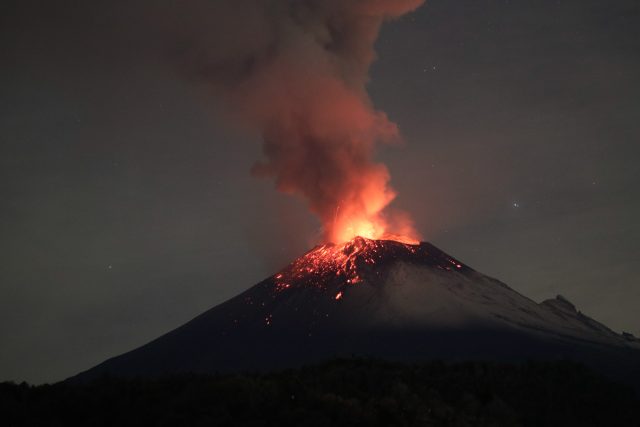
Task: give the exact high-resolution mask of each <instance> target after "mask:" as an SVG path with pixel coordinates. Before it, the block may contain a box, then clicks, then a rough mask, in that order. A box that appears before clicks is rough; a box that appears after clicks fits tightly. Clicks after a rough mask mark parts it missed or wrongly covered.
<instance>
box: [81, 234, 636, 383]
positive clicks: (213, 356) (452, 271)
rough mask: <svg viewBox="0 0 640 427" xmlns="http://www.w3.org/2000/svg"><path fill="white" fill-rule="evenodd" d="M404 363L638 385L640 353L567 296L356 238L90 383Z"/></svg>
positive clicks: (311, 255)
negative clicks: (572, 369)
mask: <svg viewBox="0 0 640 427" xmlns="http://www.w3.org/2000/svg"><path fill="white" fill-rule="evenodd" d="M340 356H342V357H344V356H347V357H349V356H365V357H376V358H386V359H394V360H403V361H421V360H427V359H433V358H442V359H447V360H477V359H492V360H514V361H515V360H525V359H531V358H544V359H547V358H554V359H557V358H570V359H575V360H579V361H582V362H585V363H587V364H590V365H592V366H595V367H596V368H598V369H601V370H603V371H605V372H608V373H612V374H617V375H618V376H621V375H623V374H624V375H629V373H630V372H631V373H633V375H636V374H637V373H638V372H640V368H639V364H638V360H640V357H639V356H640V346H639V345H638V343H637V341H634V340H632V339H629V338H628V337H624V336H622V335H618V334H616V333H614V332H613V331H611V330H610V329H608V328H607V327H606V326H604V325H602V324H600V323H598V322H596V321H595V320H593V319H590V318H589V317H587V316H585V315H583V314H581V313H579V312H578V311H576V309H575V307H573V305H572V304H571V303H570V302H568V301H567V300H566V299H564V298H562V297H558V298H556V299H555V300H549V301H545V302H543V303H541V304H537V303H535V302H534V301H532V300H530V299H528V298H526V297H524V296H522V295H520V294H519V293H517V292H515V291H514V290H512V289H511V288H509V287H508V286H506V285H505V284H503V283H501V282H499V281H497V280H495V279H492V278H489V277H487V276H484V275H482V274H481V273H478V272H476V271H475V270H473V269H471V268H470V267H468V266H466V265H464V264H463V263H461V262H460V261H458V260H456V259H455V258H453V257H451V256H449V255H447V254H446V253H444V252H442V251H440V250H439V249H437V248H436V247H434V246H433V245H430V244H428V243H421V244H419V245H408V244H404V243H400V242H395V241H387V240H385V241H381V240H377V241H375V240H367V239H363V238H356V239H354V240H352V241H351V242H348V243H345V244H342V245H323V246H318V247H316V248H314V249H313V250H311V251H310V252H308V253H307V254H305V255H304V256H302V257H300V258H298V259H297V260H296V261H294V262H293V263H292V264H290V265H289V266H288V267H286V268H285V269H283V270H282V271H280V272H279V273H277V274H275V275H273V276H272V277H269V278H267V279H266V280H264V281H262V282H260V283H258V284H257V285H255V286H254V287H252V288H250V289H248V290H247V291H245V292H244V293H242V294H240V295H238V296H236V297H235V298H232V299H231V300H229V301H227V302H225V303H223V304H220V305H218V306H216V307H214V308H212V309H210V310H209V311H207V312H205V313H203V314H201V315H200V316H198V317H196V318H195V319H193V320H192V321H190V322H188V323H186V324H185V325H183V326H181V327H179V328H177V329H175V330H173V331H171V332H169V333H168V334H166V335H163V336H161V337H160V338H158V339H156V340H154V341H152V342H150V343H148V344H146V345H144V346H142V347H140V348H138V349H136V350H133V351H131V352H129V353H125V354H123V355H121V356H118V357H115V358H113V359H110V360H107V361H106V362H104V363H102V364H100V365H98V366H96V367H94V368H92V369H90V370H89V371H86V372H84V373H81V374H79V375H78V376H76V377H74V378H73V379H72V380H77V381H83V380H87V379H91V378H94V377H96V376H99V375H102V374H104V373H110V374H115V375H125V376H127V375H133V376H140V375H142V376H145V375H150V376H155V375H161V374H165V373H176V372H229V371H239V370H265V369H277V368H286V367H292V366H299V365H302V364H307V363H311V362H315V361H319V360H323V359H327V358H332V357H340Z"/></svg>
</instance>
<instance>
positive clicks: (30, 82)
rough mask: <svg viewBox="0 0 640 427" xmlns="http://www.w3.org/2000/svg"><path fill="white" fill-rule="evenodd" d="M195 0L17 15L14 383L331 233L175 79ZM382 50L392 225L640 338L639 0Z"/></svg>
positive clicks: (216, 294) (559, 4) (9, 361)
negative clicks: (170, 28) (396, 219)
mask: <svg viewBox="0 0 640 427" xmlns="http://www.w3.org/2000/svg"><path fill="white" fill-rule="evenodd" d="M180 3H181V2H173V1H171V0H166V1H159V2H149V1H145V0H137V1H134V2H106V1H95V2H76V1H71V0H63V1H58V2H45V1H38V0H34V1H8V2H3V5H2V6H0V60H1V61H2V66H1V67H0V76H1V81H2V85H1V86H0V129H1V132H0V173H1V180H0V195H1V198H2V205H1V206H2V209H1V210H0V227H1V236H2V238H1V239H0V251H1V255H2V262H1V263H0V313H1V314H0V380H20V381H21V380H27V381H30V382H36V383H38V382H43V381H56V380H61V379H63V378H66V377H67V376H70V375H73V374H75V373H77V372H79V371H81V370H84V369H87V368H89V367H91V366H93V365H95V364H97V363H99V362H101V361H103V360H104V359H106V358H108V357H111V356H114V355H116V354H119V353H122V352H124V351H127V350H130V349H132V348H134V347H137V346H139V345H142V344H144V343H146V342H148V341H149V340H151V339H153V338H155V337H157V336H159V335H160V334H162V333H164V332H167V331H168V330H170V329H173V328H175V327H177V326H179V325H181V324H182V323H184V322H186V321H188V320H190V319H191V318H193V317H194V316H196V315H197V314H199V313H201V312H202V311H204V310H206V309H208V308H210V307H212V306H214V305H217V304H218V303H221V302H223V301H225V300H226V299H228V298H230V297H232V296H234V295H236V294H238V293H239V292H241V291H243V290H245V289H247V288H248V287H250V286H252V285H253V284H255V283H257V282H258V281H260V280H261V279H263V278H265V277H266V276H268V275H269V274H272V273H274V272H275V271H276V270H278V269H279V268H280V267H282V266H283V265H285V264H287V263H288V262H290V261H291V260H293V259H294V258H295V257H297V256H299V255H301V254H302V253H303V252H305V251H306V250H307V249H309V248H310V246H311V245H313V244H314V239H316V238H317V236H318V228H319V223H318V222H317V219H316V218H315V217H314V216H313V215H311V214H310V213H309V212H308V211H307V209H306V207H305V206H304V204H303V203H301V201H300V200H298V199H295V198H291V197H288V196H286V195H283V194H281V193H278V192H276V191H275V190H274V189H273V183H272V182H271V181H269V180H268V179H259V178H256V177H254V176H252V175H251V174H250V172H249V171H250V169H251V167H252V165H253V164H254V163H255V161H256V160H258V159H260V157H261V141H260V137H259V135H257V134H256V133H255V132H254V131H251V130H247V129H244V128H242V127H241V126H238V125H237V123H229V122H230V120H229V117H228V116H227V115H226V114H224V113H222V112H221V107H220V105H219V103H218V102H217V100H216V99H213V98H212V96H210V93H209V92H208V91H207V90H206V88H204V87H203V86H204V85H203V83H202V82H201V81H199V80H197V79H192V78H188V77H186V76H185V75H184V74H181V73H180V72H178V71H176V68H175V67H174V66H172V61H171V60H170V59H171V56H172V52H173V50H172V49H173V47H174V46H171V44H170V43H167V42H166V41H165V39H164V38H163V37H161V36H159V35H158V34H163V35H164V33H163V32H162V31H160V30H158V27H157V24H156V23H157V22H159V21H161V22H164V21H171V19H173V18H174V17H175V19H182V20H185V22H186V23H187V24H188V23H189V19H191V18H190V17H189V16H188V13H185V14H179V13H177V14H176V13H175V11H174V10H173V9H172V8H175V7H177V6H175V5H176V4H180ZM170 6H171V7H170ZM145 8H148V10H146V9H145ZM158 17H160V18H162V19H159V18H158ZM193 18H194V19H195V17H193ZM198 19H199V20H204V21H206V20H207V17H202V16H201V17H198ZM221 19H224V17H215V18H212V25H215V23H216V22H219V21H220V20H221ZM151 22H154V24H151ZM187 26H188V25H187ZM165 47H166V49H165ZM376 50H377V52H378V55H379V58H378V60H377V62H375V64H374V65H373V67H372V69H371V72H370V77H371V80H370V83H369V86H368V90H369V93H370V95H371V97H372V99H373V101H374V103H375V106H376V107H377V108H378V109H381V110H384V111H385V112H386V113H387V114H388V115H389V117H390V118H391V119H392V120H393V121H395V122H396V123H397V124H398V126H399V128H400V131H401V133H402V135H403V139H404V142H403V143H402V144H396V145H392V146H385V147H382V148H381V149H380V150H379V152H378V153H377V159H379V160H381V161H384V162H385V163H386V164H387V165H388V167H389V170H390V172H391V176H392V185H393V187H394V188H395V189H396V190H397V191H398V193H399V196H398V198H397V199H396V200H395V201H394V204H393V206H395V207H398V208H401V209H403V210H405V211H407V212H409V213H410V214H411V215H412V217H413V219H414V222H415V225H416V228H417V229H418V230H419V232H420V233H421V234H422V236H423V237H424V239H425V240H428V241H431V242H432V243H434V244H435V245H437V246H438V247H440V248H441V249H443V250H445V251H447V252H449V253H450V254H451V255H453V256H455V257H457V258H459V259H460V260H462V261H463V262H465V263H466V264H468V265H470V266H472V267H474V268H476V269H477V270H479V271H481V272H483V273H485V274H488V275H490V276H493V277H496V278H498V279H500V280H502V281H503V282H505V283H507V284H508V285H509V286H511V287H512V288H514V289H515V290H517V291H518V292H520V293H522V294H524V295H526V296H528V297H530V298H532V299H534V300H536V301H542V300H544V299H547V298H552V297H555V295H557V294H562V295H564V296H565V297H567V298H568V299H569V300H570V301H572V302H573V303H574V304H576V306H577V307H578V309H580V310H581V311H582V312H584V313H585V314H587V315H589V316H591V317H593V318H595V319H596V320H598V321H601V322H603V323H605V324H606V325H608V326H610V327H611V328H613V329H615V330H616V331H623V330H624V331H628V332H631V333H634V334H636V335H640V315H639V314H638V313H639V312H638V306H639V305H640V286H638V285H639V283H638V282H639V280H640V278H639V275H638V272H637V267H638V265H640V244H639V239H640V225H639V222H638V220H637V219H638V218H639V217H640V197H639V194H640V192H639V191H638V184H640V168H639V167H638V165H637V162H638V158H639V156H640V144H639V141H640V3H639V2H638V1H636V0H616V1H610V0H566V1H560V0H554V1H551V0H536V1H533V0H528V1H526V0H455V1H454V0H449V1H447V0H429V1H428V2H427V3H426V4H425V5H424V6H423V7H421V8H420V9H418V10H417V11H416V12H415V13H413V14H409V15H406V16H404V17H402V18H400V19H398V20H396V21H394V22H390V23H387V24H386V25H385V26H384V27H383V30H382V33H381V35H380V38H379V39H378V42H377V44H376ZM158 52H162V54H161V55H158ZM167 58H169V60H168V59H167Z"/></svg>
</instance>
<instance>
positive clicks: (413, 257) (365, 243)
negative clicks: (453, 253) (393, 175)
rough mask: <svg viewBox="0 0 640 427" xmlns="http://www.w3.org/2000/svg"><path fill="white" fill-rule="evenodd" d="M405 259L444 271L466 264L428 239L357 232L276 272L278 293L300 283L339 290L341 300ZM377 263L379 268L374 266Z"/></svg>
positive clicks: (336, 295) (463, 267) (337, 298)
mask: <svg viewBox="0 0 640 427" xmlns="http://www.w3.org/2000/svg"><path fill="white" fill-rule="evenodd" d="M398 259H402V260H403V261H406V262H413V263H417V264H426V265H430V266H434V267H436V268H438V269H440V270H443V271H462V270H463V269H465V268H466V267H465V266H464V265H463V264H461V263H460V262H459V261H457V260H455V259H454V258H451V257H449V256H448V255H446V254H444V253H443V252H441V251H439V250H437V249H436V248H435V247H433V246H431V245H430V244H428V243H424V242H423V243H414V242H412V243H405V242H401V241H397V240H372V239H367V238H364V237H361V236H357V237H355V238H354V239H352V240H349V241H347V242H345V243H340V244H333V243H327V244H324V245H319V246H316V247H315V248H314V249H312V250H311V251H309V252H307V253H306V254H305V255H304V256H302V257H300V258H298V259H297V260H295V261H294V262H293V263H292V264H291V265H289V266H288V267H287V268H285V269H284V270H282V271H281V272H280V273H278V274H276V275H275V276H273V283H274V290H275V292H276V293H280V292H283V291H285V290H288V289H291V288H292V287H299V286H309V285H311V286H313V287H315V288H318V289H329V288H334V286H335V285H337V287H338V289H339V291H338V293H337V294H335V296H334V299H335V300H340V299H342V298H343V296H344V291H345V289H346V288H347V287H349V286H351V285H357V284H358V283H360V282H362V281H363V280H366V276H367V275H370V274H374V275H378V276H379V275H380V274H383V273H382V272H383V269H382V268H380V267H381V266H382V265H383V264H385V263H388V262H393V261H395V260H398ZM374 267H375V268H374Z"/></svg>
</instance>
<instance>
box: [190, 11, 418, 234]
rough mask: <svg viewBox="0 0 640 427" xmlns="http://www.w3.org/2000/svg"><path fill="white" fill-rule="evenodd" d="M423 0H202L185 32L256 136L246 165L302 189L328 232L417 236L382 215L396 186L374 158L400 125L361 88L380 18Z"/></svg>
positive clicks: (285, 188) (209, 77) (196, 68)
mask: <svg viewBox="0 0 640 427" xmlns="http://www.w3.org/2000/svg"><path fill="white" fill-rule="evenodd" d="M422 2H423V0H233V1H228V0H224V1H220V0H219V1H212V2H206V1H204V0H200V8H201V11H200V12H199V13H200V16H202V17H203V18H202V19H203V20H204V22H201V23H200V24H201V25H200V26H198V25H196V26H194V27H192V29H190V38H189V39H185V43H184V46H183V48H182V51H181V52H180V58H181V61H183V65H186V66H187V69H188V70H189V71H190V72H195V73H197V74H198V75H199V76H200V77H201V78H203V79H204V81H205V82H206V83H207V84H208V85H209V87H210V88H211V89H212V90H213V91H214V92H215V93H216V95H218V96H221V97H222V98H224V100H225V103H226V104H227V105H228V106H230V111H232V112H233V114H234V115H235V116H237V117H239V118H240V120H241V121H242V122H243V123H245V124H247V123H248V124H249V125H250V126H252V127H253V128H255V129H257V130H258V131H259V132H260V133H261V134H262V137H263V139H264V158H263V160H262V161H259V162H258V163H256V164H255V166H254V167H253V170H252V172H253V173H254V174H255V175H257V176H264V177H269V178H272V179H273V180H274V181H275V184H276V187H277V189H278V190H279V191H282V192H285V193H288V194H293V195H296V196H299V197H302V198H303V199H304V200H305V201H306V202H307V203H308V206H309V208H310V210H311V211H312V212H313V213H315V214H316V215H317V216H318V217H319V218H320V220H321V222H322V224H323V230H324V235H325V239H326V240H328V241H333V242H342V241H345V240H348V239H350V238H351V237H353V236H355V235H362V236H365V237H370V238H383V237H385V236H387V237H388V236H389V233H393V234H394V235H403V236H405V237H412V236H415V234H414V233H413V231H412V229H411V227H410V226H409V225H407V224H408V221H405V220H399V219H398V218H389V217H387V216H385V215H383V210H384V209H385V207H387V205H388V204H389V203H390V202H391V201H392V200H393V199H394V197H395V192H394V191H393V189H392V188H391V187H390V186H389V179H390V177H389V172H388V170H387V168H386V166H385V165H383V164H380V163H377V162H376V161H375V160H374V158H373V156H374V151H375V146H376V144H378V143H380V142H382V143H384V142H388V141H393V140H394V139H397V138H398V130H397V127H396V125H395V124H394V123H392V122H390V121H389V120H388V118H387V116H386V115H385V114H384V112H381V111H376V110H375V109H374V107H373V105H372V102H371V100H370V98H369V96H368V94H367V92H366V87H365V86H366V83H367V80H368V70H369V67H370V65H371V63H372V62H373V60H374V59H375V52H374V50H373V45H374V42H375V40H376V38H377V36H378V33H379V30H380V26H381V25H382V23H383V22H384V21H385V20H389V19H393V18H396V17H399V16H400V15H402V14H404V13H407V12H409V11H412V10H414V9H415V8H417V7H418V6H420V5H421V4H422ZM207 17H210V18H211V17H213V20H212V21H211V22H210V23H209V25H207V22H206V20H207ZM223 17H225V18H226V19H223ZM193 28H202V32H201V33H200V32H198V31H197V30H193ZM211 28H213V29H211ZM397 238H400V237H397Z"/></svg>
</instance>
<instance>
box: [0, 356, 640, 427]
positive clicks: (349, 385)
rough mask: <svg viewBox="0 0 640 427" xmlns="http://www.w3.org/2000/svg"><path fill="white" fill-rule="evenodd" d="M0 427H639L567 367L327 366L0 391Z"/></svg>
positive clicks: (617, 399) (587, 377)
mask: <svg viewBox="0 0 640 427" xmlns="http://www.w3.org/2000/svg"><path fill="white" fill-rule="evenodd" d="M0 417H1V418H0V425H3V426H8V427H10V426H144V425H153V426H226V425H238V426H288V425H295V426H568V425H579V426H638V425H640V401H639V400H638V398H637V396H636V394H635V392H634V391H633V390H632V389H631V388H628V387H626V386H623V385H618V384H615V383H612V382H610V381H608V380H606V379H604V378H603V377H601V376H599V375H598V374H595V373H594V372H592V371H590V370H588V369H587V368H585V367H583V366H581V365H577V364H574V363H570V362H554V363H538V362H537V363H528V364H521V365H509V364H497V363H463V364H445V363H439V362H433V363H428V364H421V365H403V364H396V363H387V362H381V361H371V360H338V361H333V362H329V363H325V364H322V365H317V366H311V367H305V368H301V369H292V370H287V371H283V372H278V373H269V374H242V375H214V376H211V375H181V376H171V377H165V378H160V379H118V378H108V377H105V378H102V379H99V380H96V381H93V382H91V383H89V384H69V383H58V384H54V385H42V386H30V385H28V384H25V383H23V384H14V383H2V384H0Z"/></svg>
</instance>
